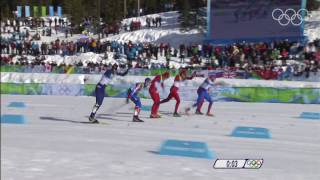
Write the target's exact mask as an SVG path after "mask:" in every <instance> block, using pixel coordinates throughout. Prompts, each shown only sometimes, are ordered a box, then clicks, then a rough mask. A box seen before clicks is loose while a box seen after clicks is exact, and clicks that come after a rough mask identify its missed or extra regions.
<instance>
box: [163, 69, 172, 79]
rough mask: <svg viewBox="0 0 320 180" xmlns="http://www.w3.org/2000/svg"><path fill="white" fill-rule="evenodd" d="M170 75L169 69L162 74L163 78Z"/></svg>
mask: <svg viewBox="0 0 320 180" xmlns="http://www.w3.org/2000/svg"><path fill="white" fill-rule="evenodd" d="M169 77H170V73H169V72H168V71H167V72H165V73H163V74H162V79H168V78H169Z"/></svg>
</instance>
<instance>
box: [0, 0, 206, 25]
mask: <svg viewBox="0 0 320 180" xmlns="http://www.w3.org/2000/svg"><path fill="white" fill-rule="evenodd" d="M139 1H140V8H141V9H143V13H144V14H151V13H158V12H163V11H166V10H180V9H181V8H180V7H187V6H185V4H189V6H188V7H193V8H197V7H199V6H205V5H206V0H200V1H198V0H197V1H194V0H139ZM199 2H200V3H199ZM168 4H172V5H174V6H173V8H171V9H168V7H167V5H168ZM17 5H21V6H24V5H30V6H43V5H47V6H49V5H53V6H58V5H60V6H62V10H63V14H66V15H68V16H71V17H73V21H74V22H78V21H80V20H81V18H83V17H86V16H92V17H99V16H100V17H102V18H103V20H104V21H105V22H106V23H112V22H115V21H118V20H119V19H121V18H123V17H125V16H126V17H128V16H134V15H137V8H138V0H0V7H1V16H2V18H6V17H12V16H13V14H12V11H14V10H16V6H17ZM31 10H32V9H31Z"/></svg>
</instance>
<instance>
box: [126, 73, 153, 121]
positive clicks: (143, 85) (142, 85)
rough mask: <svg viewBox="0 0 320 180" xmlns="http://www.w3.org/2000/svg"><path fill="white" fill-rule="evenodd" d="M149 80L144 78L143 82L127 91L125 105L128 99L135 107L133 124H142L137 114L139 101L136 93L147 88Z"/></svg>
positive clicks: (139, 107) (139, 109)
mask: <svg viewBox="0 0 320 180" xmlns="http://www.w3.org/2000/svg"><path fill="white" fill-rule="evenodd" d="M150 83H151V79H150V78H146V79H145V80H144V83H143V82H140V83H136V85H135V86H134V87H132V88H130V89H128V97H127V103H129V99H130V100H131V101H132V102H133V103H134V104H135V105H136V106H135V108H134V115H133V119H132V121H133V122H144V121H143V120H141V119H140V118H139V113H140V111H141V101H140V98H139V97H138V93H139V91H140V90H141V89H142V88H148V87H149V86H150Z"/></svg>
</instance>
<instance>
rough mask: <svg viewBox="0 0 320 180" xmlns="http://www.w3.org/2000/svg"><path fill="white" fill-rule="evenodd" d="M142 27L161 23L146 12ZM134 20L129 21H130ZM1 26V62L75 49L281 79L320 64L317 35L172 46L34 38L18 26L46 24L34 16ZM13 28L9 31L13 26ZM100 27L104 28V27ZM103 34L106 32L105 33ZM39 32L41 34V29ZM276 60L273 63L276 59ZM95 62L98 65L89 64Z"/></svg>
mask: <svg viewBox="0 0 320 180" xmlns="http://www.w3.org/2000/svg"><path fill="white" fill-rule="evenodd" d="M51 21H52V22H49V24H50V26H49V27H51V23H54V26H55V27H56V26H58V27H60V26H61V27H65V26H66V25H65V24H67V23H66V21H65V20H63V19H62V18H60V19H59V18H55V19H54V20H51ZM146 22H147V27H151V26H155V27H158V26H161V17H156V18H151V17H150V18H149V17H147V21H146ZM92 23H93V21H92V19H90V18H89V19H84V21H83V25H84V26H86V27H90V26H91V25H92ZM131 23H133V22H131ZM5 24H6V25H5V26H4V27H3V28H2V32H5V33H6V34H10V36H6V37H2V36H1V46H0V51H1V54H2V55H1V64H12V62H11V61H12V58H13V57H14V56H16V55H19V56H21V58H20V59H21V61H20V62H18V63H19V64H25V63H27V61H23V60H24V59H25V57H26V55H31V56H34V57H36V59H37V60H38V61H39V62H37V63H38V64H39V65H41V64H42V62H43V61H44V60H45V59H46V56H47V55H61V56H71V55H75V54H78V53H86V52H94V53H99V54H105V58H106V59H110V58H113V59H115V60H118V59H121V58H126V59H127V63H128V64H129V65H130V66H133V65H134V67H136V68H150V67H154V66H151V64H152V62H151V60H152V59H154V60H158V59H159V58H161V59H165V63H164V64H162V65H161V66H162V67H167V68H169V67H171V68H172V66H170V64H171V62H172V61H176V62H177V61H178V63H182V64H186V65H187V66H189V67H190V68H193V67H198V68H199V67H200V68H203V69H217V68H225V67H231V68H234V69H239V70H243V71H246V72H256V73H257V74H259V75H260V76H261V77H263V78H264V79H277V78H279V76H280V74H282V75H283V78H286V76H289V75H296V76H299V75H302V74H305V75H306V77H308V76H309V74H310V72H313V73H316V72H317V71H318V70H319V67H320V40H319V39H318V40H315V41H313V42H308V43H306V44H301V43H297V42H289V41H274V42H271V43H266V42H264V43H246V42H243V43H237V44H232V45H226V46H217V45H212V44H205V43H204V44H181V45H180V46H178V47H173V46H171V45H170V44H169V43H160V44H154V43H134V42H131V41H129V42H125V43H122V42H116V41H101V40H100V39H94V38H89V37H87V36H83V37H81V38H79V39H78V40H75V41H67V40H60V39H56V40H55V41H51V42H45V41H38V40H39V39H40V38H41V35H40V34H39V33H36V34H35V35H32V36H31V35H30V33H29V31H28V30H27V31H20V28H19V26H20V25H23V26H43V27H45V26H46V25H45V23H44V22H42V21H41V19H40V20H37V19H30V20H29V21H7V22H6V23H5ZM12 29H13V31H10V30H12ZM114 29H118V25H114V26H107V25H105V26H103V30H104V31H106V32H107V33H108V32H111V31H114ZM104 31H103V32H104ZM107 33H106V34H107ZM42 36H44V34H42ZM108 52H112V54H113V57H108V54H110V53H108ZM289 60H295V61H296V62H298V63H296V65H289V64H288V63H287V62H288V61H289ZM276 61H277V62H279V61H280V64H279V63H278V64H276V63H275V62H276ZM91 66H97V67H99V66H100V64H99V63H97V64H91ZM282 67H285V68H282Z"/></svg>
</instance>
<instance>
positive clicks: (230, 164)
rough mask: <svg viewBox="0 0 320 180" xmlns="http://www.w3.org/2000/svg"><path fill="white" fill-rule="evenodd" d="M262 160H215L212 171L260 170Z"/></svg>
mask: <svg viewBox="0 0 320 180" xmlns="http://www.w3.org/2000/svg"><path fill="white" fill-rule="evenodd" d="M262 164H263V159H217V160H216V161H215V163H214V165H213V168H214V169H260V168H261V166H262Z"/></svg>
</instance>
